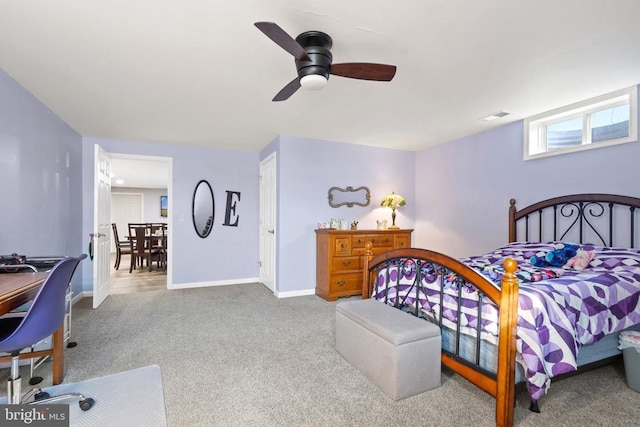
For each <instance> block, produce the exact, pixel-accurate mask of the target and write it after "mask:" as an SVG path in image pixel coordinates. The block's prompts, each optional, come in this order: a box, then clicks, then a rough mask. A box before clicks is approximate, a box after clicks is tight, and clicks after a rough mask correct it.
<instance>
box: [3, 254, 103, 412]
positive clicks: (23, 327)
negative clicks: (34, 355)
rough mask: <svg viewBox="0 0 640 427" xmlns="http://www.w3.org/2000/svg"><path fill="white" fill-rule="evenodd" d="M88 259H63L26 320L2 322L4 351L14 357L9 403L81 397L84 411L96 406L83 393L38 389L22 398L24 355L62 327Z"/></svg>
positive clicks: (49, 278)
mask: <svg viewBox="0 0 640 427" xmlns="http://www.w3.org/2000/svg"><path fill="white" fill-rule="evenodd" d="M86 257H87V255H86V254H82V255H80V256H79V257H77V258H73V257H68V258H64V259H62V260H61V261H60V262H59V263H58V264H56V266H55V267H53V269H51V271H50V272H49V275H48V276H47V278H46V279H45V281H44V283H43V284H42V287H41V288H40V290H39V291H38V293H37V294H36V296H35V298H34V299H33V301H32V303H31V307H29V310H28V311H27V313H26V314H25V315H24V317H9V318H3V319H0V352H3V353H10V354H11V376H10V378H9V380H8V387H7V402H8V403H9V404H27V403H38V404H42V403H54V402H58V401H61V400H65V399H68V398H77V399H79V404H80V408H81V409H82V410H83V411H87V410H89V409H90V408H91V406H93V403H94V401H93V399H91V398H85V397H84V396H83V395H82V394H80V393H69V394H65V395H60V396H53V397H50V396H49V395H48V393H46V392H43V391H42V390H41V389H39V388H36V389H32V390H31V391H30V392H28V393H27V394H25V395H24V396H21V378H20V352H21V351H22V350H24V349H26V348H29V347H31V346H32V345H33V343H36V342H38V341H41V340H43V339H45V338H47V337H48V336H50V335H51V334H53V333H54V332H55V331H56V330H57V329H58V328H59V327H61V326H62V324H63V322H64V316H65V313H66V301H65V295H66V293H67V287H68V286H69V282H70V281H71V277H72V276H73V273H74V272H75V270H76V267H77V266H78V264H79V263H80V261H82V260H83V259H85V258H86Z"/></svg>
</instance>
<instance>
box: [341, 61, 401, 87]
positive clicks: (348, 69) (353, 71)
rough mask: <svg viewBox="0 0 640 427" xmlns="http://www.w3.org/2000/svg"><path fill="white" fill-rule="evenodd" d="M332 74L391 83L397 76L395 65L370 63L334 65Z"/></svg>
mask: <svg viewBox="0 0 640 427" xmlns="http://www.w3.org/2000/svg"><path fill="white" fill-rule="evenodd" d="M331 74H333V75H336V76H340V77H349V78H351V79H360V80H376V81H380V82H389V81H391V79H393V76H395V75H396V66H395V65H386V64H372V63H368V62H349V63H344V64H332V65H331Z"/></svg>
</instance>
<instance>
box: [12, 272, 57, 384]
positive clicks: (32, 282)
mask: <svg viewBox="0 0 640 427" xmlns="http://www.w3.org/2000/svg"><path fill="white" fill-rule="evenodd" d="M48 274H49V273H46V272H43V273H14V274H0V315H2V314H5V313H8V312H10V311H11V310H13V309H15V308H18V307H20V306H21V305H22V304H25V303H27V302H29V301H31V300H32V299H33V298H35V296H36V294H37V293H38V290H39V289H40V286H42V283H43V282H44V279H45V278H46V277H47V275H48ZM43 356H52V357H53V380H52V382H53V385H56V384H60V383H61V382H62V381H63V379H64V322H63V323H62V325H60V327H59V328H58V330H56V331H55V332H54V334H53V346H52V348H51V349H49V350H40V351H34V352H32V353H25V354H23V355H20V358H21V359H28V358H32V357H43ZM10 360H11V357H10V356H2V357H0V362H8V361H10Z"/></svg>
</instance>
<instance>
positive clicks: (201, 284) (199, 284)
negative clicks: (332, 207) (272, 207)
mask: <svg viewBox="0 0 640 427" xmlns="http://www.w3.org/2000/svg"><path fill="white" fill-rule="evenodd" d="M259 282H260V281H259V279H258V278H257V277H252V278H248V279H235V280H217V281H213V282H193V283H179V284H173V285H171V286H169V287H168V288H167V289H169V290H172V289H191V288H206V287H209V286H230V285H246V284H249V283H259ZM273 293H274V295H275V296H276V298H292V297H304V296H309V295H315V294H316V291H315V288H311V289H303V290H300V291H287V292H278V291H274V292H273ZM82 298H93V291H82V292H79V293H77V294H75V295H74V296H73V298H72V299H71V304H75V303H77V302H78V301H80V300H81V299H82Z"/></svg>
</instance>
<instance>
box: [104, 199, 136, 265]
mask: <svg viewBox="0 0 640 427" xmlns="http://www.w3.org/2000/svg"><path fill="white" fill-rule="evenodd" d="M142 196H143V195H142V194H138V193H111V222H113V223H114V224H115V225H116V227H117V228H118V237H119V238H120V240H127V236H128V235H129V223H130V222H138V223H139V222H142V209H143V208H142V206H143V205H142ZM111 252H112V253H113V252H115V241H114V240H113V236H112V238H111Z"/></svg>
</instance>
